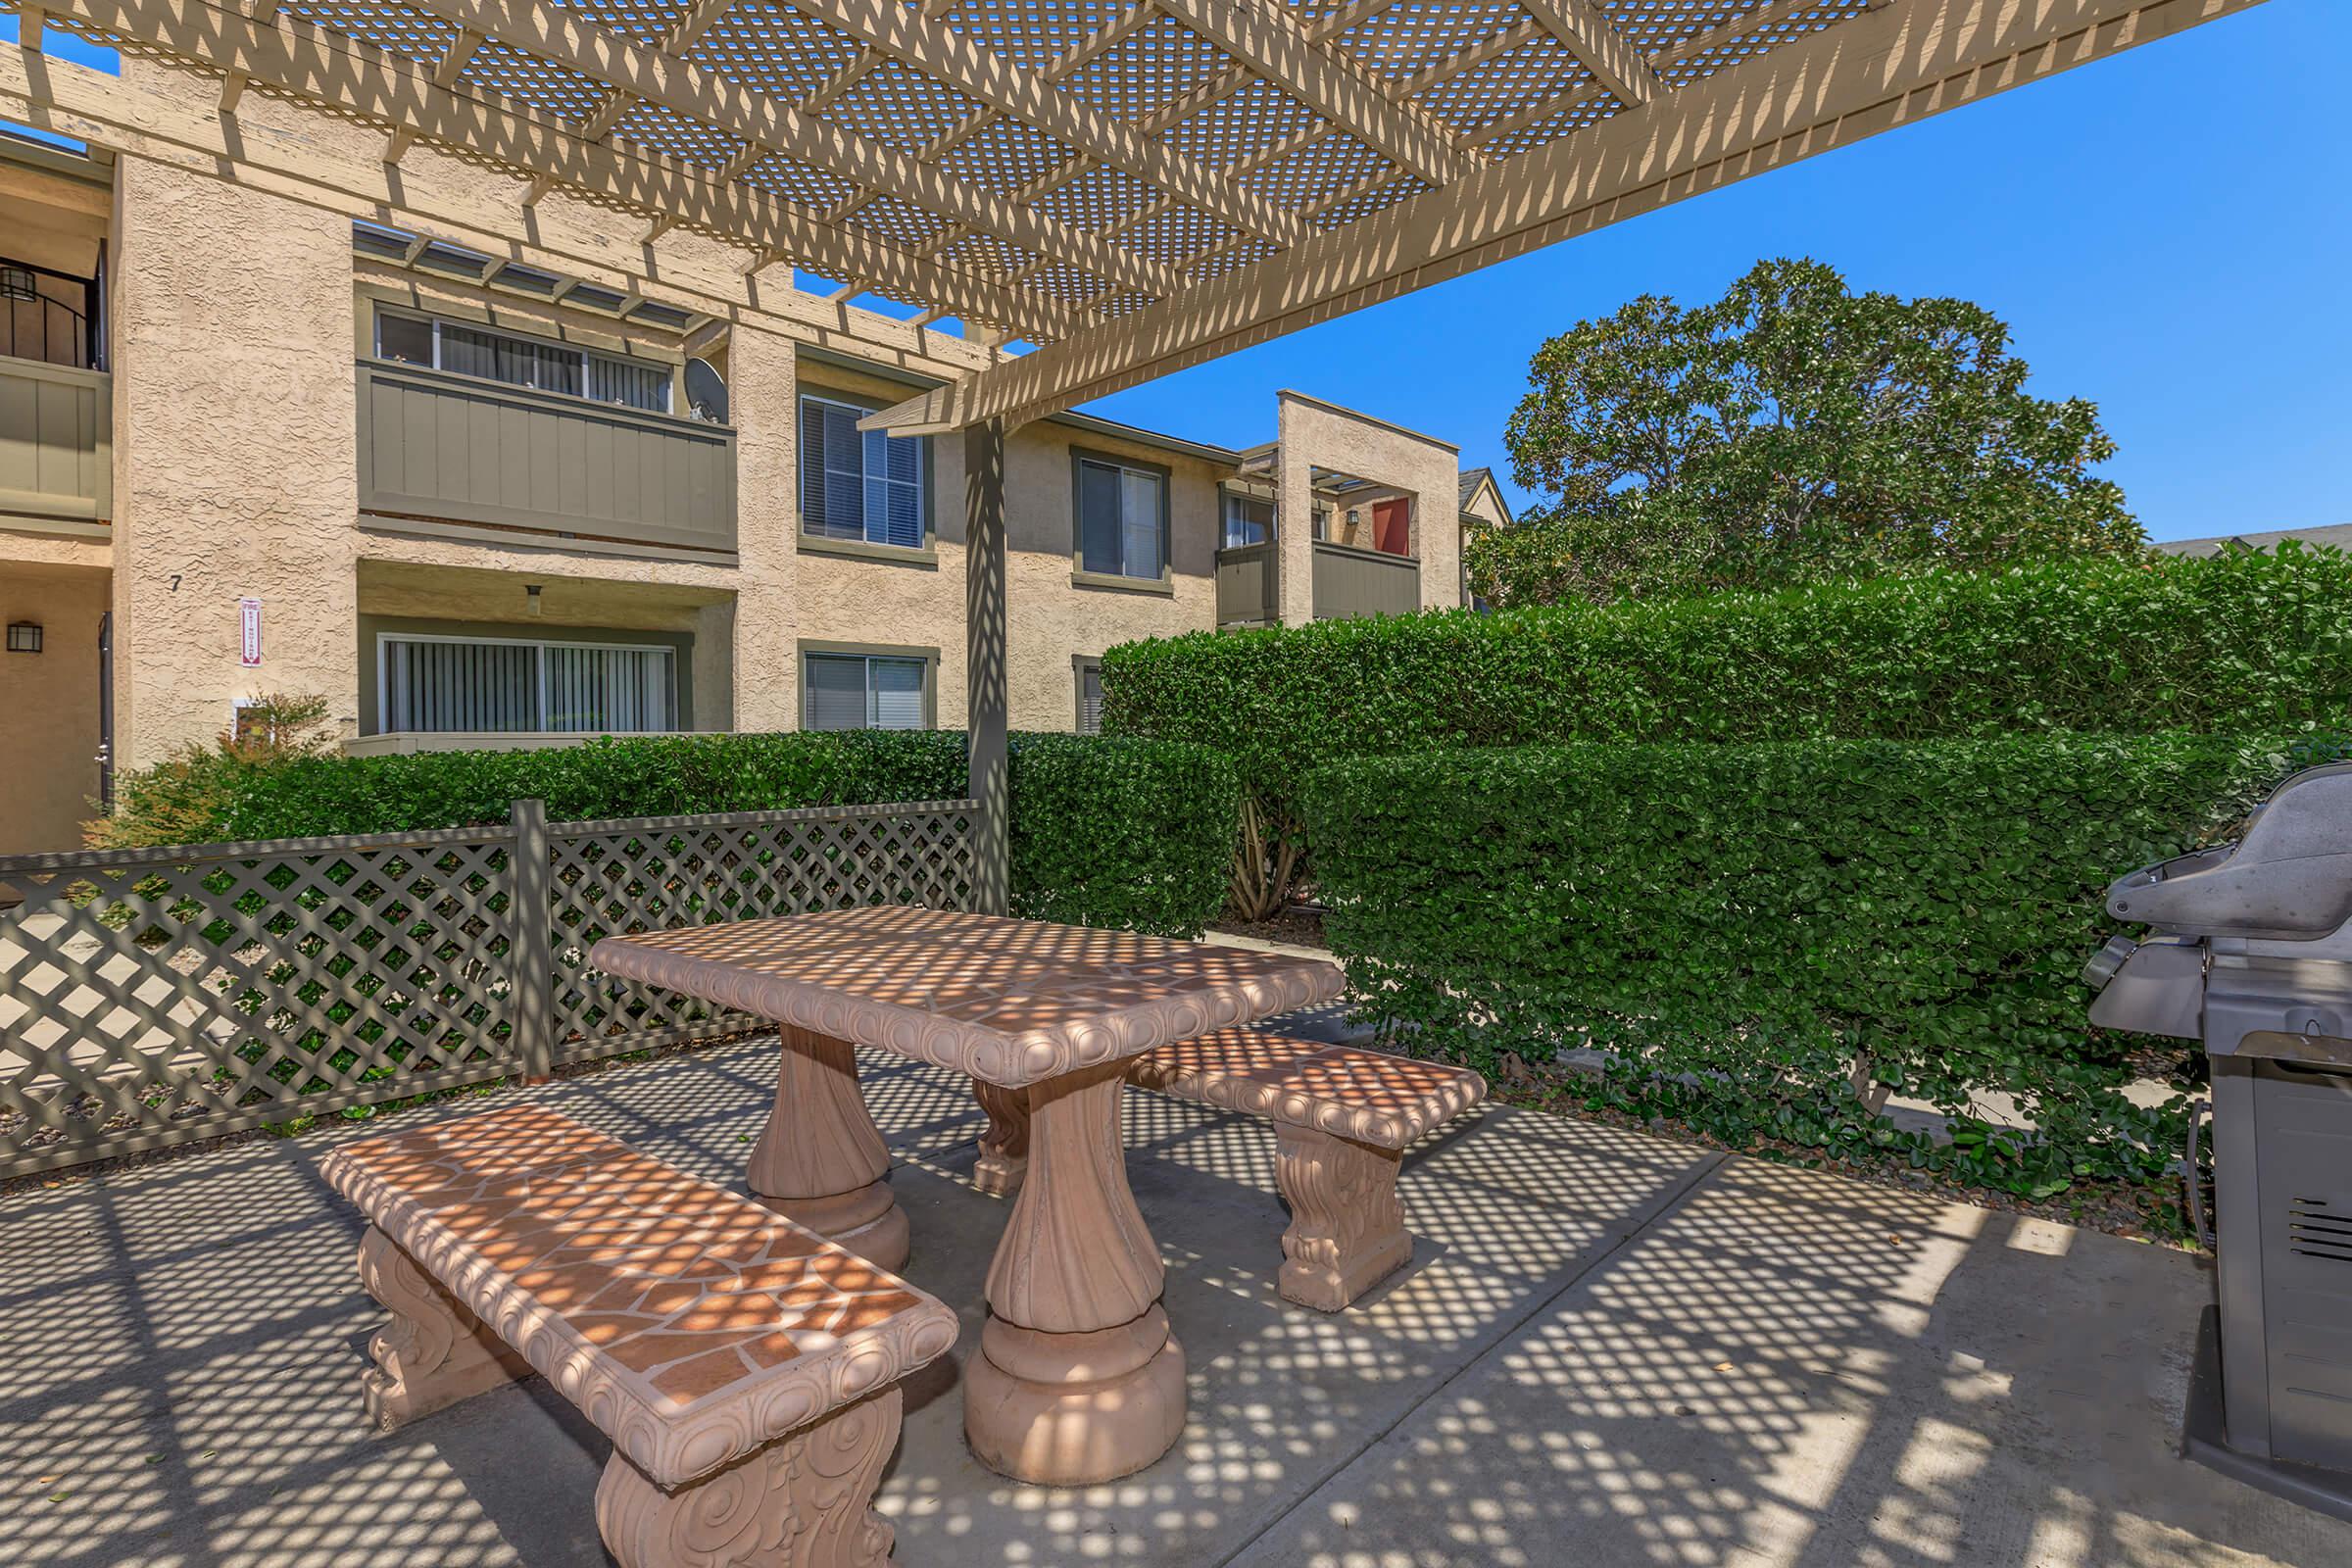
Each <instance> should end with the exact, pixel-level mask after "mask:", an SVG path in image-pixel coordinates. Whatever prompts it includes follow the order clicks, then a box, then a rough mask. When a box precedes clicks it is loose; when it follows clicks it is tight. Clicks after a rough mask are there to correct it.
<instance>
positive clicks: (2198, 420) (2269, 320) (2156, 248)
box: [0, 0, 2352, 539]
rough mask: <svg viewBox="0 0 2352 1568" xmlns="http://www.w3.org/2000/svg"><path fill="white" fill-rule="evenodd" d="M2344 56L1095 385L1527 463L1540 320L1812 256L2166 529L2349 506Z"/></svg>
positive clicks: (2077, 83)
mask: <svg viewBox="0 0 2352 1568" xmlns="http://www.w3.org/2000/svg"><path fill="white" fill-rule="evenodd" d="M14 34H15V19H14V17H4V18H0V38H13V36H14ZM50 47H52V48H54V49H57V50H58V51H59V52H60V53H61V54H66V55H69V56H71V57H74V58H84V59H86V58H89V57H90V55H91V53H93V52H92V51H89V50H88V49H87V46H83V45H79V43H78V40H71V39H69V38H67V37H66V36H65V35H63V34H61V33H58V32H55V31H52V32H51V33H50ZM2346 58H2352V0H2271V3H2270V4H2267V5H2262V6H2258V7H2256V8H2255V9H2254V10H2252V11H2250V12H2248V13H2245V14H2243V15H2241V16H2236V17H2231V18H2228V19H2226V20H2224V21H2221V22H2217V23H2212V24H2209V25H2205V26H2201V27H2194V28H2191V29H2190V30H2189V31H2188V32H2186V33H2184V34H2181V35H2180V36H2178V37H2174V38H2169V39H2166V40H2164V41H2162V42H2159V43H2155V44H2150V45H2148V46H2146V47H2144V48H2140V49H2135V50H2132V51H2131V52H2130V53H2128V54H2124V55H2121V56H2118V57H2116V58H2114V59H2110V60H2105V61H2100V62H2098V63H2096V64H2093V65H2090V66H2086V67H2083V68H2082V69H2081V70H2077V71H2072V72H2068V73H2065V74H2063V75H2061V76H2058V77H2056V78H2054V79H2052V80H2049V81H2043V82H2037V83H2034V84H2033V85H2031V86H2027V87H2022V88H2019V89H2017V90H2015V91H2013V92H2009V93H2004V94H2002V95H2001V96H1999V97H1997V98H1993V99H1991V100H1989V101H1987V102H1985V103H1981V104H1976V105H1972V106H1970V107H1967V108H1963V109H1959V110H1955V111H1953V112H1952V113H1950V114H1946V115H1941V116H1938V117H1937V118H1936V119H1934V120H1930V121H1927V122H1924V123H1920V124H1917V125H1912V126H1909V127H1907V128H1905V129H1902V130H1896V131H1892V132H1889V133H1887V134H1886V135H1883V136H1878V137H1874V138H1872V139H1871V140H1868V141H1865V142H1861V143H1859V144H1857V145H1855V146H1852V147H1847V148H1844V149H1841V150H1840V151H1838V152H1835V153H1830V154H1827V155H1825V156H1823V157H1820V158H1815V159H1812V160H1810V161H1808V162H1806V163H1803V164H1799V165H1796V166H1794V167H1793V168H1789V169H1784V170H1780V171H1777V172H1773V173H1769V174H1764V175H1761V176H1758V177H1757V178H1754V179H1751V180H1748V181H1746V182H1744V183H1742V184H1740V185H1735V186H1732V187H1731V188H1729V189H1727V190H1720V191H1716V192H1713V193H1711V194H1709V195H1705V196H1700V197H1697V198H1695V199H1693V200H1691V201H1687V202H1684V203H1681V204H1680V205H1678V206H1675V207H1670V208H1667V209H1665V210H1664V211H1662V212H1657V213H1651V214H1649V215H1647V216H1645V217H1642V218H1637V219H1634V220H1631V221H1627V222H1624V223H1620V224H1618V225H1616V226H1615V227H1613V228H1607V229H1603V230H1601V231H1600V232H1599V233H1596V234H1589V235H1586V236H1584V237H1583V238H1581V239H1574V240H1570V241H1568V242H1567V243H1565V244H1562V245H1556V246H1554V247H1552V248H1551V249H1550V250H1548V251H1544V252H1542V253H1540V254H1538V255H1535V256H1529V257H1523V258H1521V259H1519V260H1517V261H1514V262H1508V263H1505V264H1503V265H1502V266H1499V267H1495V268H1490V269H1488V270H1485V271H1483V272H1478V273H1474V274H1472V275H1471V276H1469V277H1464V278H1458V279H1456V280H1454V281H1453V282H1450V283H1446V284H1442V285H1440V286H1438V287H1436V288H1432V289H1426V290H1424V291H1422V292H1421V293H1419V294H1415V295H1412V296H1410V297H1408V298H1405V299H1401V300H1396V301H1392V302H1391V303H1389V304H1387V305H1383V306H1377V307H1375V308H1373V309H1372V310H1369V311H1363V312H1359V313H1357V314H1356V315H1354V316H1351V317H1348V318H1346V319H1342V320H1338V321H1332V322H1327V323H1325V324H1324V325H1322V326H1318V327H1314V328H1311V329H1309V330H1307V331H1304V332H1299V333H1294V334H1293V335H1291V336H1290V337H1287V338H1282V339H1278V340H1277V341H1275V342H1273V343H1269V344H1264V345H1261V346H1260V347H1257V348H1254V349H1250V350H1246V351H1244V352H1243V353H1240V354H1236V355H1233V356H1230V357H1229V358H1227V359H1224V360H1221V361H1219V362H1217V363H1215V364H1213V365H1206V366H1202V367H1200V368H1197V369H1192V370H1186V371H1183V372H1180V373H1178V374H1176V375H1172V376H1168V377H1165V378H1163V379H1161V380H1159V381H1155V382H1152V384H1150V385H1148V386H1143V387H1137V388H1135V389H1133V390H1131V391H1128V392H1124V393H1121V394H1119V395H1118V396H1116V397H1112V398H1107V399H1104V400H1103V401H1102V402H1100V403H1097V404H1094V405H1092V406H1091V408H1092V410H1093V412H1096V413H1099V414H1103V415H1104V416H1107V417H1111V418H1115V419H1124V420H1127V421H1129V422H1131V423H1135V424H1141V425H1147V426H1150V427H1152V428H1155V429H1161V430H1167V431H1170V432H1172V433H1174V434H1178V435H1186V436H1192V437H1194V438H1196V439H1200V440H1204V441H1214V442H1218V443H1221V444H1224V445H1229V446H1247V445H1250V444H1252V443H1254V442H1258V441H1263V440H1267V439H1270V438H1271V437H1272V435H1273V433H1274V430H1273V424H1274V393H1275V391H1276V390H1277V389H1279V388H1282V387H1296V388H1298V389H1299V390H1300V391H1305V392H1312V393H1315V394H1316V395H1318V396H1321V397H1326V398H1329V399H1331V400H1333V401H1335V402H1338V403H1344V404H1348V405H1349V406H1351V407H1355V408H1360V409H1363V410H1365V411H1367V412H1369V413H1373V414H1377V415H1380V416H1382V417H1386V418H1390V419H1394V420H1396V421H1397V422H1398V423H1400V424H1405V425H1409V426H1412V427H1414V428H1417V429H1423V430H1428V431H1431V432H1433V433H1435V434H1438V435H1442V436H1444V437H1446V439H1448V440H1452V441H1456V442H1458V443H1460V445H1461V448H1462V461H1463V462H1464V463H1465V464H1481V463H1484V464H1491V465H1493V466H1495V469H1496V471H1497V473H1498V474H1503V475H1505V485H1506V488H1509V485H1508V479H1507V470H1508V467H1509V464H1508V461H1507V459H1506V458H1505V457H1504V455H1503V450H1502V427H1503V421H1504V420H1505V419H1506V418H1508V417H1509V416H1510V411H1511V408H1512V405H1513V404H1515V403H1516V402H1517V401H1518V398H1519V394H1520V393H1521V392H1522V391H1523V390H1524V389H1525V386H1526V367H1527V360H1528V356H1529V355H1530V354H1532V353H1533V352H1534V351H1535V349H1536V347H1537V346H1538V345H1539V344H1541V343H1542V342H1543V341H1544V338H1546V337H1548V336H1550V335H1551V334H1552V333H1554V332H1557V331H1559V330H1560V329H1562V328H1564V327H1566V326H1568V325H1569V324H1570V323H1572V322H1574V321H1576V320H1578V319H1582V318H1585V317H1589V316H1597V315H1602V314H1605V313H1606V312H1608V311H1611V310H1613V309H1615V308H1616V307H1617V306H1618V305H1620V304H1622V303H1623V302H1625V301H1626V300H1628V299H1631V298H1633V297H1634V296H1635V295H1638V294H1642V293H1644V292H1656V293H1665V294H1670V295H1674V296H1676V297H1678V298H1681V299H1683V300H1685V301H1686V302H1695V301H1699V300H1704V299H1711V298H1713V297H1715V296H1716V295H1717V294H1719V293H1721V292H1722V290H1723V287H1724V285H1725V284H1726V283H1728V282H1729V281H1730V280H1731V279H1732V278H1734V277H1736V276H1737V275H1739V274H1740V272H1741V271H1743V270H1746V268H1747V267H1749V266H1750V265H1751V264H1752V263H1754V261H1755V260H1756V259H1757V258H1758V257H1760V256H1780V255H1787V256H1813V257H1816V258H1818V259H1820V260H1822V261H1826V262H1828V263H1830V264H1832V265H1833V266H1835V267H1837V268H1838V269H1839V270H1842V271H1844V272H1845V274H1846V276H1847V277H1848V278H1849V279H1850V280H1851V281H1852V282H1853V284H1854V285H1855V286H1856V287H1858V288H1875V289H1885V290H1887V291H1889V292H1892V293H1898V294H1905V295H1920V294H1953V295H1959V296H1961V297H1964V298H1968V299H1973V300H1976V301H1979V302H1980V303H1982V304H1984V305H1985V306H1988V307H1989V308H1991V309H1992V310H1993V311H1994V312H1996V313H1997V314H1999V315H2000V316H2002V317H2003V318H2005V319H2007V320H2008V321H2009V323H2010V326H2011V327H2012V329H2013V330H2014V332H2015V342H2016V348H2017V351H2018V352H2019V353H2020V354H2021V355H2022V356H2024V358H2025V359H2026V360H2027V362H2028V363H2029V364H2031V365H2032V366H2033V367H2034V389H2035V390H2036V391H2037V392H2040V393H2042V394H2043V395H2045V396H2051V397H2066V396H2080V397H2087V398H2090V399H2092V400H2093V401H2095V402H2096V403H2097V404H2098V405H2099V407H2100V409H2101V411H2102V413H2103V415H2104V417H2105V419H2106V423H2107V428H2108V430H2109V431H2110V432H2111V433H2112V434H2113V435H2114V436H2115V438H2116V441H2117V443H2118V445H2119V446H2120V447H2121V452H2120V454H2119V455H2118V457H2117V458H2116V460H2115V462H2114V463H2113V464H2112V465H2110V466H2109V467H2108V470H2107V472H2108V474H2109V476H2110V477H2112V478H2113V479H2115V480H2116V481H2117V482H2118V483H2119V484H2121V485H2122V486H2123V487H2124V492H2125V495H2126V496H2127V498H2128V499H2129V501H2130V503H2131V507H2132V509H2133V511H2134V512H2136V513H2137V514H2138V515H2139V518H2140V520H2141V522H2142V523H2144V524H2145V525H2146V527H2147V529H2148V532H2149V533H2150V535H2152V536H2153V537H2155V538H2159V539H2173V538H2182V537H2187V536H2191V535H2196V534H2206V533H2220V532H2228V531H2245V530H2252V529H2265V528H2282V527H2298V526H2302V527H2309V526H2316V525H2319V524H2324V523H2331V522H2352V429H2348V426H2352V303H2348V301H2352V295H2348V293H2347V284H2348V280H2352V116H2347V115H2346V114H2345V113H2344V112H2343V109H2342V103H2341V94H2342V84H2341V81H2340V79H2339V78H2338V77H2336V76H2335V75H2334V69H2335V67H2336V66H2337V64H2338V63H2340V62H2341V61H2342V60H2344V59H2346ZM1511 493H1512V498H1513V500H1514V501H1518V500H1522V499H1524V498H1523V497H1522V496H1521V495H1520V494H1519V492H1517V491H1516V489H1512V491H1511Z"/></svg>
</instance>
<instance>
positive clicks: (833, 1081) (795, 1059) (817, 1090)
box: [749, 1023, 907, 1274]
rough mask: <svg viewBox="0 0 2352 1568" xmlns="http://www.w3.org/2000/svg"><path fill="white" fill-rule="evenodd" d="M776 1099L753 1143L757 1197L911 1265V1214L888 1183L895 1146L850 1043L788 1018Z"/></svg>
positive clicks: (873, 1254)
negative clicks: (877, 1118)
mask: <svg viewBox="0 0 2352 1568" xmlns="http://www.w3.org/2000/svg"><path fill="white" fill-rule="evenodd" d="M776 1033H777V1035H778V1037H779V1039H780V1040H781V1042H782V1045H783V1048H784V1049H783V1052H782V1054H781V1059H780V1060H779V1062H778V1064H777V1068H776V1103H775V1106H774V1108H773V1109H771V1110H770V1111H769V1112H768V1113H767V1125H766V1126H765V1127H764V1128H762V1129H761V1130H760V1141H759V1142H758V1143H757V1144H755V1145H753V1146H752V1162H751V1170H750V1173H749V1175H750V1184H751V1189H752V1196H753V1197H755V1198H757V1199H759V1200H760V1201H761V1202H762V1203H765V1204H766V1205H767V1206H768V1207H770V1208H772V1209H774V1210H775V1211H776V1212H777V1213H779V1214H781V1215H783V1216H784V1217H785V1218H786V1219H789V1220H792V1221H794V1222H795V1223H797V1224H801V1225H806V1226H808V1227H809V1229H810V1230H812V1231H815V1232H816V1233H817V1234H818V1235H820V1236H822V1237H824V1238H825V1239H826V1240H827V1241H830V1242H837V1243H839V1244H840V1245H841V1246H843V1247H846V1248H848V1249H849V1250H851V1251H853V1252H856V1253H857V1254H858V1256H859V1257H862V1258H864V1259H865V1260H866V1261H867V1262H869V1263H871V1264H873V1265H874V1266H875V1267H876V1268H882V1269H887V1270H889V1271H890V1272H891V1273H893V1274H896V1273H898V1272H899V1271H900V1270H902V1269H904V1268H905V1267H906V1266H907V1215H906V1213H905V1211H904V1210H902V1209H901V1208H900V1207H899V1201H898V1198H897V1196H896V1195H894V1194H893V1193H892V1192H891V1190H890V1150H889V1149H888V1147H886V1146H885V1145H884V1144H883V1142H882V1133H881V1130H880V1129H879V1128H877V1127H876V1126H875V1125H874V1118H873V1115H872V1114H871V1113H870V1112H869V1111H868V1110H867V1109H866V1108H865V1096H864V1095H863V1094H861V1093H860V1092H859V1091H858V1054H857V1052H856V1050H855V1049H854V1048H853V1047H852V1046H851V1045H850V1043H849V1042H848V1041H846V1040H836V1039H834V1038H832V1037H831V1036H830V1035H820V1034H817V1033H815V1032H813V1031H811V1030H808V1029H803V1028H801V1027H800V1026H798V1025H797V1024H789V1023H787V1024H780V1025H778V1026H777V1029H776Z"/></svg>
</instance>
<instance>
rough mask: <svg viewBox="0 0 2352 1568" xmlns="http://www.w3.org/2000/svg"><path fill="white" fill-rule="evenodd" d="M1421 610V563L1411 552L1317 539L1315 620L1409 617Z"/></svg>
mask: <svg viewBox="0 0 2352 1568" xmlns="http://www.w3.org/2000/svg"><path fill="white" fill-rule="evenodd" d="M1420 608H1421V563H1420V562H1419V561H1417V560H1415V559H1414V558H1413V557H1411V556H1392V555H1386V554H1384V553H1382V552H1380V551H1377V550H1358V549H1356V548H1354V547H1353V546H1352V545H1335V544H1331V543H1329V542H1327V541H1324V540H1317V541H1316V542H1315V618H1316V619H1317V620H1346V619H1348V618H1349V617H1350V616H1354V615H1409V614H1411V613H1413V612H1414V611H1416V610H1419V609H1420Z"/></svg>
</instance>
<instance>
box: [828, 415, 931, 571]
mask: <svg viewBox="0 0 2352 1568" xmlns="http://www.w3.org/2000/svg"><path fill="white" fill-rule="evenodd" d="M869 412H871V411H870V410H866V409H862V408H859V407H858V406H857V405H856V404H852V403H836V402H834V401H833V400H832V399H830V398H818V397H804V398H803V399H801V531H802V532H804V533H808V534H813V535H815V536H816V537H818V538H820V539H851V540H862V541H863V542H864V543H866V544H869V545H896V546H898V547H899V548H900V549H903V550H920V549H922V548H923V488H924V471H923V470H924V469H925V468H926V467H928V466H929V465H927V464H926V463H925V462H924V461H923V458H924V449H923V442H922V438H921V437H919V436H895V435H892V434H890V433H889V432H887V431H884V430H860V429H858V420H859V419H861V418H863V417H865V416H866V415H867V414H868V413H869Z"/></svg>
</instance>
